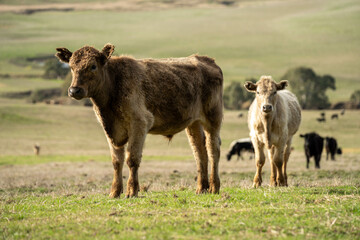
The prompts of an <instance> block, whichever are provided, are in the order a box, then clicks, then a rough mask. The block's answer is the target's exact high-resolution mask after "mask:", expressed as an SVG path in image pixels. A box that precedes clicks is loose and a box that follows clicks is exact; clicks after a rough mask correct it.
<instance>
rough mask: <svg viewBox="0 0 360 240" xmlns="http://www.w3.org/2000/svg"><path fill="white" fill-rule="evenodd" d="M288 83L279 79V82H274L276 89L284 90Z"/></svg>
mask: <svg viewBox="0 0 360 240" xmlns="http://www.w3.org/2000/svg"><path fill="white" fill-rule="evenodd" d="M288 85H289V82H288V81H287V80H281V81H280V82H279V83H277V84H276V90H278V91H279V90H284V89H285V88H286V87H287V86H288Z"/></svg>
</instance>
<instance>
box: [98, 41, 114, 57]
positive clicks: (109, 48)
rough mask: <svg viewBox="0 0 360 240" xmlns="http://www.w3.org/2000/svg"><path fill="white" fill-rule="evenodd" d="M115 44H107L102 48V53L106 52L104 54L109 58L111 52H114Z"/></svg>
mask: <svg viewBox="0 0 360 240" xmlns="http://www.w3.org/2000/svg"><path fill="white" fill-rule="evenodd" d="M114 49H115V46H114V45H112V44H111V43H107V44H105V46H104V48H103V49H102V50H101V53H102V54H104V56H105V57H106V58H107V59H109V58H110V57H111V54H112V53H113V52H114Z"/></svg>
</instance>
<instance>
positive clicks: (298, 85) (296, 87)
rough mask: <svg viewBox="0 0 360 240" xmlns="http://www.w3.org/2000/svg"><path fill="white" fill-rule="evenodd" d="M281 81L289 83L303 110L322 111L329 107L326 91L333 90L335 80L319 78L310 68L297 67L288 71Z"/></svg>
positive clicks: (325, 76)
mask: <svg viewBox="0 0 360 240" xmlns="http://www.w3.org/2000/svg"><path fill="white" fill-rule="evenodd" d="M281 79H287V80H289V81H290V86H291V90H292V92H293V93H294V94H295V95H296V96H297V98H298V100H299V102H300V105H301V107H302V108H303V109H324V108H328V107H329V106H330V102H329V98H328V96H327V95H326V90H327V89H332V90H335V89H336V87H335V78H334V77H332V76H330V75H324V76H319V75H316V73H315V72H314V71H313V70H312V69H311V68H306V67H298V68H293V69H290V70H288V71H287V72H286V73H285V75H284V76H283V77H282V78H281Z"/></svg>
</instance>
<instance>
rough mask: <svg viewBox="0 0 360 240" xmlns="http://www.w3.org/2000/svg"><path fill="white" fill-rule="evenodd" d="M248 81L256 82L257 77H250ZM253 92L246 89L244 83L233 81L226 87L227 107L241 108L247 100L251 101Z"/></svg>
mask: <svg viewBox="0 0 360 240" xmlns="http://www.w3.org/2000/svg"><path fill="white" fill-rule="evenodd" d="M246 81H252V82H256V80H255V79H253V78H249V79H246ZM253 98H254V96H253V94H251V93H249V92H248V91H246V90H245V89H244V87H243V84H242V83H239V82H232V83H231V84H230V85H229V86H227V87H226V88H225V89H224V106H225V108H227V109H232V110H239V109H241V106H242V104H243V103H245V102H246V101H251V100H252V99H253Z"/></svg>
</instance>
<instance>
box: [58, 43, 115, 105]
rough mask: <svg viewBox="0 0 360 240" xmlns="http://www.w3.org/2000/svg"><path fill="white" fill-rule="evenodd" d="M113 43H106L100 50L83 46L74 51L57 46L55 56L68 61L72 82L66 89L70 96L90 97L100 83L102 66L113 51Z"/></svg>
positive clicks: (78, 97) (78, 98) (76, 97)
mask: <svg viewBox="0 0 360 240" xmlns="http://www.w3.org/2000/svg"><path fill="white" fill-rule="evenodd" d="M114 48H115V47H114V45H112V44H109V43H108V44H106V45H105V46H104V48H103V49H102V50H101V52H100V51H98V50H96V49H95V48H93V47H89V46H84V47H82V48H80V49H78V50H76V51H75V52H74V53H72V52H70V51H69V50H68V49H66V48H57V49H56V50H57V51H58V52H57V53H56V54H55V56H56V57H57V58H59V59H60V61H62V62H65V63H69V66H70V69H71V73H72V82H71V85H70V87H69V90H68V94H69V96H70V97H73V98H75V99H77V100H80V99H82V98H86V97H92V96H93V95H94V93H95V92H96V90H97V89H98V88H99V84H101V83H102V81H101V78H102V75H103V67H104V65H105V64H106V62H107V61H108V59H110V57H111V54H112V53H113V52H114Z"/></svg>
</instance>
